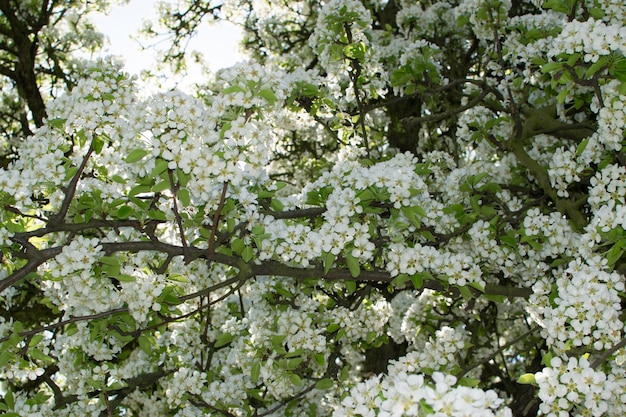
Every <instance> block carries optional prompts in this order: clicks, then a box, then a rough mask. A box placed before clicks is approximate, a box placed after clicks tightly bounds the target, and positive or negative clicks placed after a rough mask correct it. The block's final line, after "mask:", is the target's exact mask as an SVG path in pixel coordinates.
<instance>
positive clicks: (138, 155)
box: [125, 149, 148, 164]
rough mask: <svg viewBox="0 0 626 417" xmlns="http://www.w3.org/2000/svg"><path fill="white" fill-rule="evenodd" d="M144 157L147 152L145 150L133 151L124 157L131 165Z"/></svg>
mask: <svg viewBox="0 0 626 417" xmlns="http://www.w3.org/2000/svg"><path fill="white" fill-rule="evenodd" d="M146 155H148V151H146V150H145V149H135V150H132V151H131V152H130V153H129V154H128V155H127V156H126V159H125V161H126V162H128V163H129V164H131V163H133V162H137V161H139V160H140V159H143V158H144V157H145V156H146Z"/></svg>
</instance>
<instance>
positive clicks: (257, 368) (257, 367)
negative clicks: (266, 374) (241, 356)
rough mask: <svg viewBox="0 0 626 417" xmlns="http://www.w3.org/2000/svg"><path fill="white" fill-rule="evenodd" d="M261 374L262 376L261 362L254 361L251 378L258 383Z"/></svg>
mask: <svg viewBox="0 0 626 417" xmlns="http://www.w3.org/2000/svg"><path fill="white" fill-rule="evenodd" d="M260 376H261V362H260V361H254V363H253V364H252V369H251V370H250V379H252V382H254V383H255V384H256V382H257V381H258V380H259V377H260Z"/></svg>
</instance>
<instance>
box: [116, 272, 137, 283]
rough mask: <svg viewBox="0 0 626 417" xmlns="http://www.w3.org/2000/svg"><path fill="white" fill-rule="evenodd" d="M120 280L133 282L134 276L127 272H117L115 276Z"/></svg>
mask: <svg viewBox="0 0 626 417" xmlns="http://www.w3.org/2000/svg"><path fill="white" fill-rule="evenodd" d="M115 279H117V280H118V281H120V282H135V277H134V276H132V275H128V274H119V275H118V276H116V277H115Z"/></svg>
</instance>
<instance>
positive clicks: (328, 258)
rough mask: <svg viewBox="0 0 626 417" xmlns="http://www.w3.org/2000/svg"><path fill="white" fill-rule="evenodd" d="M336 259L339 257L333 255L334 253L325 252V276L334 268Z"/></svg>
mask: <svg viewBox="0 0 626 417" xmlns="http://www.w3.org/2000/svg"><path fill="white" fill-rule="evenodd" d="M335 259H337V257H336V256H335V255H333V253H332V252H325V253H324V255H323V258H322V260H323V262H324V275H327V274H328V271H330V268H332V267H333V264H334V263H335Z"/></svg>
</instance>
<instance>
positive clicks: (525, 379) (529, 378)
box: [517, 373, 536, 385]
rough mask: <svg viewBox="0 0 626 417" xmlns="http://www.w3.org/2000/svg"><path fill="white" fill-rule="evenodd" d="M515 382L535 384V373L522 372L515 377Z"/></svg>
mask: <svg viewBox="0 0 626 417" xmlns="http://www.w3.org/2000/svg"><path fill="white" fill-rule="evenodd" d="M517 383H518V384H525V385H528V384H531V385H536V382H535V374H530V373H528V374H524V375H522V376H520V377H519V378H518V379H517Z"/></svg>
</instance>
